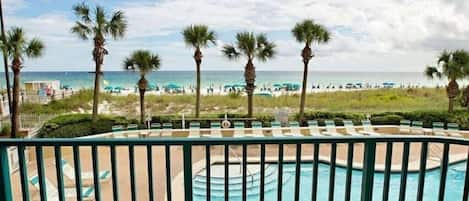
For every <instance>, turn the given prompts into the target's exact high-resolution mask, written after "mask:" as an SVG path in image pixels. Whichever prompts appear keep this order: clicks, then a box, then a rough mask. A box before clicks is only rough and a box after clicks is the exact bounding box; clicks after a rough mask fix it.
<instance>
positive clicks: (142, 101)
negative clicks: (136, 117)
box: [139, 89, 145, 124]
mask: <svg viewBox="0 0 469 201" xmlns="http://www.w3.org/2000/svg"><path fill="white" fill-rule="evenodd" d="M139 94H140V123H141V124H144V123H145V89H139Z"/></svg>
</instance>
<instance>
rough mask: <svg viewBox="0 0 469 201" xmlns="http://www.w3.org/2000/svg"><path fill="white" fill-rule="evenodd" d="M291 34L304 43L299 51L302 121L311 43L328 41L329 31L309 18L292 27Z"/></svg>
mask: <svg viewBox="0 0 469 201" xmlns="http://www.w3.org/2000/svg"><path fill="white" fill-rule="evenodd" d="M292 34H293V36H294V37H295V39H296V41H298V42H299V43H304V45H305V46H304V48H303V50H302V51H301V57H302V58H303V65H304V69H303V84H302V88H301V98H300V111H299V114H300V116H299V119H300V121H302V122H303V121H304V120H305V119H304V118H303V117H304V110H305V101H306V87H307V86H306V85H307V83H308V63H309V61H310V60H311V59H312V58H313V57H314V53H313V49H312V45H313V44H314V43H316V44H322V43H327V42H329V39H330V33H329V32H328V31H327V29H326V28H325V27H324V26H322V25H320V24H317V23H315V22H314V21H313V20H311V19H307V20H303V21H302V22H299V23H297V24H296V25H295V27H293V29H292Z"/></svg>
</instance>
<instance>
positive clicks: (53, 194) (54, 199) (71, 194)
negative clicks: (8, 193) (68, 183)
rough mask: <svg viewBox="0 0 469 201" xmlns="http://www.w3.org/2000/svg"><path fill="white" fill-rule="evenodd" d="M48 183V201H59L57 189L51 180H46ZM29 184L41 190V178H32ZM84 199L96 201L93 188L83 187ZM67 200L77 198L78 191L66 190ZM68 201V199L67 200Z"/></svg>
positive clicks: (73, 189)
mask: <svg viewBox="0 0 469 201" xmlns="http://www.w3.org/2000/svg"><path fill="white" fill-rule="evenodd" d="M44 179H45V183H46V195H47V200H48V201H58V200H59V193H58V189H57V187H55V186H54V185H53V184H52V182H50V181H49V179H47V178H44ZM29 183H31V185H33V186H34V187H35V188H36V189H37V190H42V189H40V186H39V177H38V176H37V175H34V176H32V177H31V178H30V179H29ZM81 192H82V198H83V200H84V201H91V200H94V189H93V187H82V188H81ZM64 194H65V199H67V198H71V199H74V198H76V196H77V192H76V189H75V188H74V187H73V188H64ZM67 200H68V199H67Z"/></svg>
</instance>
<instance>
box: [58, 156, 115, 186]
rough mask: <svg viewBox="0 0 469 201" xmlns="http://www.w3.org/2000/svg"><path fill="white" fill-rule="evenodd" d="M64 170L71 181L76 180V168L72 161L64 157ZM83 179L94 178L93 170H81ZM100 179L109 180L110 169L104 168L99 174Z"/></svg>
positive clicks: (89, 179)
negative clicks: (71, 163) (69, 161)
mask: <svg viewBox="0 0 469 201" xmlns="http://www.w3.org/2000/svg"><path fill="white" fill-rule="evenodd" d="M62 170H63V174H64V175H65V176H66V177H67V178H68V179H70V180H71V181H75V168H73V167H72V166H71V165H70V163H68V162H67V161H66V160H64V159H62ZM80 175H81V179H82V180H85V181H86V180H88V181H92V180H93V172H81V174H80ZM98 176H99V180H100V181H108V180H109V179H110V178H111V171H109V170H102V171H100V172H99V174H98Z"/></svg>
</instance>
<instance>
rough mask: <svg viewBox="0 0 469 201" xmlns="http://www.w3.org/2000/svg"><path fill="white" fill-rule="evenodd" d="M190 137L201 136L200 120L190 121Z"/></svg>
mask: <svg viewBox="0 0 469 201" xmlns="http://www.w3.org/2000/svg"><path fill="white" fill-rule="evenodd" d="M188 137H200V122H190V123H189V136H188Z"/></svg>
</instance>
